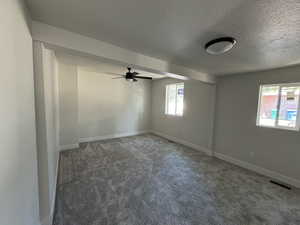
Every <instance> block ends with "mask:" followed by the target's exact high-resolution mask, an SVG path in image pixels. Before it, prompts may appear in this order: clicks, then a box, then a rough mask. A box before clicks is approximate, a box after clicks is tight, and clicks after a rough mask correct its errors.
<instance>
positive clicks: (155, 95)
mask: <svg viewBox="0 0 300 225" xmlns="http://www.w3.org/2000/svg"><path fill="white" fill-rule="evenodd" d="M178 82H184V113H183V116H182V117H179V116H169V115H165V86H166V85H167V84H170V83H178ZM214 104H215V85H211V84H206V83H203V82H200V81H196V80H188V81H181V80H175V79H161V80H156V81H154V82H153V83H152V130H153V131H155V132H159V133H161V134H164V135H167V136H171V137H174V138H176V139H178V140H182V141H184V142H187V143H191V144H193V145H196V146H198V148H199V149H203V150H207V151H209V150H210V149H211V147H212V146H211V145H212V134H213V119H214ZM196 146H195V147H196Z"/></svg>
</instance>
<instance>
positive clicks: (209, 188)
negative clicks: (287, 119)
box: [54, 135, 300, 225]
mask: <svg viewBox="0 0 300 225" xmlns="http://www.w3.org/2000/svg"><path fill="white" fill-rule="evenodd" d="M60 157H61V158H60V167H59V179H58V188H57V198H56V209H55V216H54V224H55V225H202V224H203V225H204V224H205V225H247V224H249V225H250V224H251V225H252V224H253V225H255V224H270V225H279V224H293V225H296V224H297V225H298V224H300V191H299V190H297V189H292V190H286V189H284V188H281V187H278V186H276V185H274V184H270V183H269V182H268V181H269V179H268V178H266V177H264V176H260V175H258V174H256V173H253V172H250V171H248V170H245V169H242V168H239V167H237V166H234V165H231V164H229V163H226V162H223V161H221V160H218V159H215V158H212V157H209V156H207V155H205V154H202V153H200V152H197V151H194V150H192V149H190V148H187V147H185V146H182V145H179V144H175V143H172V142H169V141H167V140H166V139H163V138H160V137H157V136H154V135H140V136H134V137H127V138H118V139H112V140H106V141H99V142H91V143H85V144H81V146H80V148H79V149H75V150H70V151H65V152H63V153H61V156H60Z"/></svg>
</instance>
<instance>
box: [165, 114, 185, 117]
mask: <svg viewBox="0 0 300 225" xmlns="http://www.w3.org/2000/svg"><path fill="white" fill-rule="evenodd" d="M165 116H170V117H183V115H174V114H166V113H165Z"/></svg>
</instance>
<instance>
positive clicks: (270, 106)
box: [256, 83, 300, 130]
mask: <svg viewBox="0 0 300 225" xmlns="http://www.w3.org/2000/svg"><path fill="white" fill-rule="evenodd" d="M299 94H300V83H296V84H295V83H294V84H275V85H261V86H260V93H259V103H258V112H257V121H256V124H257V126H264V127H274V128H281V129H289V130H299Z"/></svg>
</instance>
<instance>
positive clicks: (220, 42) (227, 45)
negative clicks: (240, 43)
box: [205, 37, 236, 55]
mask: <svg viewBox="0 0 300 225" xmlns="http://www.w3.org/2000/svg"><path fill="white" fill-rule="evenodd" d="M235 44H236V40H235V39H234V38H233V37H221V38H217V39H213V40H211V41H209V42H207V43H206V44H205V50H206V52H207V53H209V54H212V55H220V54H223V53H225V52H227V51H229V50H230V49H232V48H233V46H234V45H235Z"/></svg>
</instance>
